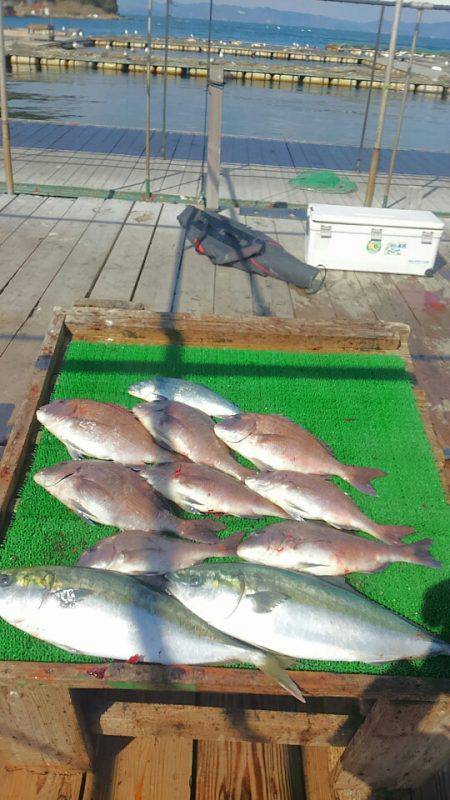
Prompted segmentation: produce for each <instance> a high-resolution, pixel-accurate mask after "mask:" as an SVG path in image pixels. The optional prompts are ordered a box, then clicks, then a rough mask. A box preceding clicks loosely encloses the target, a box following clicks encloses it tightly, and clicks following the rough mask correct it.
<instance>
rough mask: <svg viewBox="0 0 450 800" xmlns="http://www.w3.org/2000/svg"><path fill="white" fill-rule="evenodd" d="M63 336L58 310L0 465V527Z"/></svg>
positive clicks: (33, 430) (33, 429)
mask: <svg viewBox="0 0 450 800" xmlns="http://www.w3.org/2000/svg"><path fill="white" fill-rule="evenodd" d="M64 335H65V329H64V313H63V312H62V311H60V310H59V311H58V310H57V311H55V315H54V317H53V320H52V323H51V325H50V327H49V329H48V331H47V334H46V336H45V339H44V342H43V345H42V348H41V350H40V353H39V356H38V358H37V361H36V363H35V367H34V371H33V374H32V376H31V382H30V386H29V389H28V394H27V396H26V398H25V400H24V403H23V405H22V408H21V411H20V415H19V417H18V420H17V423H16V425H15V426H14V429H13V431H12V433H11V435H10V436H9V439H8V443H7V445H6V447H5V450H4V453H3V458H2V461H1V466H0V526H2V524H3V521H4V518H5V516H6V513H7V510H8V505H9V502H10V500H11V499H12V497H13V496H14V493H15V492H16V490H17V486H18V481H19V479H20V471H21V469H22V465H23V463H24V461H25V459H26V457H27V452H28V447H29V445H30V443H31V441H32V438H33V436H34V433H35V430H36V422H35V414H36V409H37V408H38V407H39V406H40V405H41V403H42V400H43V399H44V398H45V397H46V392H47V390H48V386H49V384H50V381H51V380H52V377H53V370H54V368H55V366H56V364H57V362H58V358H59V357H60V354H61V351H62V349H63V345H64Z"/></svg>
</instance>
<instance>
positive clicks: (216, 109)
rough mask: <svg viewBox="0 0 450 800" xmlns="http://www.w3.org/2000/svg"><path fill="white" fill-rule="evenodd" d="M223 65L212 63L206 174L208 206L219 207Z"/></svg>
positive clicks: (209, 87) (213, 208) (209, 85)
mask: <svg viewBox="0 0 450 800" xmlns="http://www.w3.org/2000/svg"><path fill="white" fill-rule="evenodd" d="M223 87H224V82H223V67H222V65H219V64H211V66H210V71H209V81H208V97H209V109H208V148H207V176H206V208H209V209H212V210H214V211H215V210H217V209H218V207H219V182H220V151H221V139H222V95H223Z"/></svg>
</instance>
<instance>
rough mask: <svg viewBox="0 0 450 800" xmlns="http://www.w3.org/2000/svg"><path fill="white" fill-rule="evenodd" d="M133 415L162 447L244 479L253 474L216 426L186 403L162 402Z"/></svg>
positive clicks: (137, 410)
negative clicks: (216, 430) (235, 456)
mask: <svg viewBox="0 0 450 800" xmlns="http://www.w3.org/2000/svg"><path fill="white" fill-rule="evenodd" d="M133 414H135V416H136V417H137V418H138V420H139V421H140V422H142V424H143V425H144V427H145V428H146V429H147V430H148V431H149V432H150V433H151V435H152V436H154V437H155V439H156V441H157V442H159V444H162V445H164V446H165V447H170V448H171V449H172V450H174V451H175V452H176V453H181V455H183V456H186V457H187V458H189V459H190V460H191V461H195V462H196V463H197V464H206V465H207V466H209V467H215V468H216V469H219V470H221V471H222V472H227V473H228V474H229V475H232V476H233V477H234V478H237V479H238V480H244V478H246V477H247V476H248V475H251V474H252V472H251V470H249V469H245V467H241V465H240V464H238V463H237V461H235V460H234V458H232V457H231V455H230V453H229V450H228V448H227V447H226V445H224V443H223V442H221V441H220V439H218V438H217V437H216V435H215V433H214V423H213V421H212V420H211V419H210V417H208V416H207V415H206V414H204V413H203V412H202V411H198V409H196V408H191V407H190V406H186V405H184V404H183V403H177V402H176V401H172V400H165V399H161V398H160V399H159V400H155V401H154V402H153V403H142V405H140V406H136V407H135V408H133Z"/></svg>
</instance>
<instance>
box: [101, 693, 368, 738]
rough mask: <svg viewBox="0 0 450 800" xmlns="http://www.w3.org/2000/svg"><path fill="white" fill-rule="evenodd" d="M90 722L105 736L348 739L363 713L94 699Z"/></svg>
mask: <svg viewBox="0 0 450 800" xmlns="http://www.w3.org/2000/svg"><path fill="white" fill-rule="evenodd" d="M87 713H88V719H89V726H90V728H91V730H92V731H93V732H94V733H96V734H103V735H105V736H181V737H182V738H187V739H193V738H199V736H200V737H201V738H202V739H204V740H212V741H251V742H275V743H276V744H295V745H298V744H316V745H319V744H330V743H333V744H335V745H337V746H341V745H344V744H347V742H349V741H350V739H351V737H352V735H353V734H354V732H355V730H356V728H357V726H358V722H359V717H357V716H351V715H347V714H306V713H298V712H293V711H260V710H258V711H256V710H254V709H245V710H244V709H242V708H237V707H227V708H216V707H198V706H188V705H177V704H170V705H161V704H159V703H123V702H111V701H109V700H108V701H106V702H104V701H102V700H101V699H99V700H94V701H93V702H91V703H90V705H89V709H88V712H87Z"/></svg>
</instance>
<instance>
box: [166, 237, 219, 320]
mask: <svg viewBox="0 0 450 800" xmlns="http://www.w3.org/2000/svg"><path fill="white" fill-rule="evenodd" d="M215 277H216V267H215V265H214V264H213V263H212V262H211V261H210V260H209V258H207V257H206V256H203V255H200V253H197V251H196V249H195V247H194V245H193V244H191V242H189V240H188V239H186V244H185V248H184V251H183V259H182V262H181V268H180V274H179V276H178V282H177V287H176V290H175V297H174V301H173V304H172V310H173V311H179V312H188V313H189V314H194V315H196V316H201V315H203V314H211V313H212V311H213V308H214V282H215Z"/></svg>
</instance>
